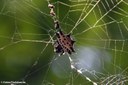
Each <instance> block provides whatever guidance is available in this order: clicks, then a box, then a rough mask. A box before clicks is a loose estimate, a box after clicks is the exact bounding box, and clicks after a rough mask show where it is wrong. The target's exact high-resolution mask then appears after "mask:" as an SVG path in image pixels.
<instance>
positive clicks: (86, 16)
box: [0, 0, 128, 85]
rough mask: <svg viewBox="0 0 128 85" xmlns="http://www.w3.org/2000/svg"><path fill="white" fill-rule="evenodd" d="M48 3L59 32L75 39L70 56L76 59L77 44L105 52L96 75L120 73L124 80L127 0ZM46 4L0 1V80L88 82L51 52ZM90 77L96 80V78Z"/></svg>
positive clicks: (46, 84) (32, 84) (61, 84)
mask: <svg viewBox="0 0 128 85" xmlns="http://www.w3.org/2000/svg"><path fill="white" fill-rule="evenodd" d="M50 2H51V3H53V4H54V5H55V12H56V14H57V18H58V19H59V21H60V25H61V27H62V30H63V32H64V33H66V34H68V33H71V34H72V37H73V39H74V40H75V41H76V43H75V50H76V53H77V54H78V55H77V54H75V53H74V54H73V57H78V58H79V57H80V52H79V50H81V47H84V48H96V49H98V50H99V51H100V52H101V53H102V51H105V52H107V53H108V54H109V55H110V56H109V62H107V63H102V65H101V66H102V67H101V68H103V69H105V71H104V70H103V71H102V73H103V74H105V76H108V74H109V75H115V74H120V75H125V76H126V80H128V79H127V71H128V70H127V69H126V68H127V67H128V62H127V61H128V2H127V0H122V1H121V0H100V1H99V0H70V1H69V0H51V1H50ZM47 5H48V3H47V1H46V0H0V81H22V80H23V81H25V82H26V83H27V84H28V85H92V83H91V82H89V81H88V80H86V78H85V75H84V76H83V75H79V74H78V73H77V72H76V71H75V70H72V69H71V68H70V64H71V63H70V61H69V59H68V55H64V56H58V55H57V54H56V53H54V48H53V45H52V43H49V42H51V41H49V40H50V39H51V37H52V38H53V40H55V39H56V37H53V36H54V34H55V29H54V23H53V20H52V18H51V16H50V15H49V11H50V10H49V8H48V6H47ZM76 23H78V24H77V25H76ZM74 26H76V27H74ZM85 53H86V52H85ZM103 53H104V52H103ZM90 55H91V54H90ZM102 55H105V54H102ZM71 56H72V55H71ZM85 56H86V54H85ZM54 58H56V60H55V59H54ZM100 59H101V58H100ZM104 59H106V58H104V57H103V60H102V59H101V62H104ZM93 62H95V61H93ZM94 81H98V82H100V81H99V78H96V79H94ZM121 81H123V79H122V80H121ZM106 82H107V81H106ZM125 84H126V85H127V83H125ZM0 85H5V84H2V83H1V84H0ZM9 85H10V84H9ZM21 85H22V84H21ZM99 85H100V84H99ZM114 85H116V84H114Z"/></svg>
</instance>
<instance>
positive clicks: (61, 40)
mask: <svg viewBox="0 0 128 85" xmlns="http://www.w3.org/2000/svg"><path fill="white" fill-rule="evenodd" d="M48 7H49V8H50V15H51V16H52V18H53V20H54V24H55V28H56V38H57V39H56V41H55V43H54V51H55V52H56V53H59V54H60V55H62V54H64V53H66V52H67V53H68V54H72V52H75V51H74V47H73V45H74V42H75V41H74V40H73V39H72V38H71V36H70V34H64V33H63V32H62V30H61V27H60V24H59V21H58V20H57V18H56V14H55V12H54V6H53V5H52V4H48Z"/></svg>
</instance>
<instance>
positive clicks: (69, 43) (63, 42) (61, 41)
mask: <svg viewBox="0 0 128 85" xmlns="http://www.w3.org/2000/svg"><path fill="white" fill-rule="evenodd" d="M56 37H57V40H56V41H55V43H54V51H55V52H56V53H60V55H62V54H64V53H66V52H67V53H68V54H72V52H75V50H74V47H73V45H74V42H75V41H73V40H72V38H71V36H70V34H68V35H66V34H64V33H63V32H62V31H61V30H59V31H58V32H56Z"/></svg>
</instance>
